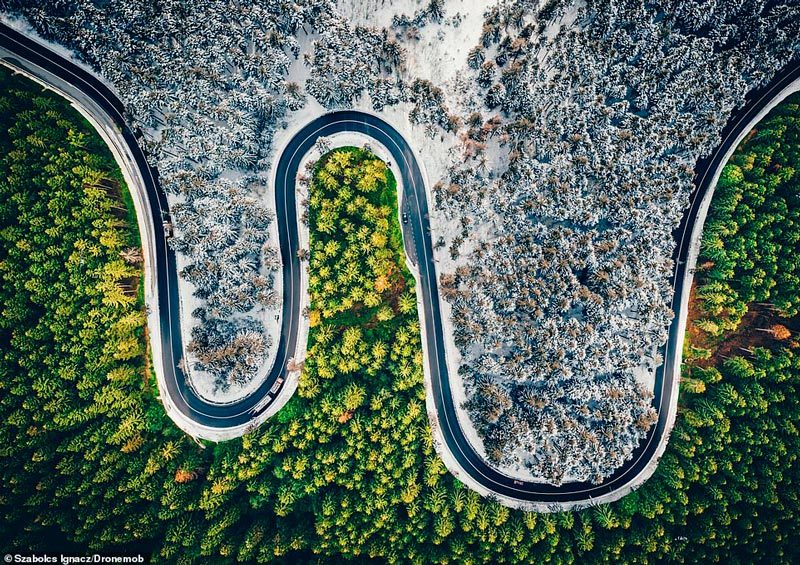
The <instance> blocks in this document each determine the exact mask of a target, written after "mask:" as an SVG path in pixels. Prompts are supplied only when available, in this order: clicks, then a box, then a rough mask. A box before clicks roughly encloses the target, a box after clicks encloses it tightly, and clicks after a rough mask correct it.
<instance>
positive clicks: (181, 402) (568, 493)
mask: <svg viewBox="0 0 800 565" xmlns="http://www.w3.org/2000/svg"><path fill="white" fill-rule="evenodd" d="M0 46H2V47H4V48H6V49H7V50H8V51H11V52H13V53H14V54H15V55H16V56H17V57H19V58H20V59H23V60H26V61H28V62H29V63H33V64H36V65H39V66H41V67H43V68H44V69H46V70H48V71H50V72H51V73H53V74H55V75H57V76H58V77H60V78H61V79H62V80H65V81H68V82H69V83H71V84H72V85H73V86H75V87H76V88H78V89H80V90H81V91H82V92H83V93H84V94H85V95H87V96H89V97H91V98H92V99H93V100H94V101H95V102H96V103H97V104H98V105H100V106H101V107H102V108H103V110H104V111H105V112H107V113H108V115H109V116H110V117H111V118H112V119H113V121H114V122H115V123H116V124H117V125H118V127H119V128H120V131H121V132H122V135H123V137H124V139H125V142H126V143H127V144H128V146H129V147H130V150H131V152H132V154H133V155H134V156H135V158H136V161H137V164H138V165H139V167H140V169H141V172H142V176H143V178H144V179H145V183H146V185H147V186H146V189H147V196H148V200H149V202H150V208H151V213H152V221H153V225H154V227H155V232H156V241H155V248H156V255H157V275H158V301H159V307H160V311H161V328H160V329H161V340H162V346H163V350H164V366H163V367H161V368H160V370H161V371H163V372H164V375H165V376H166V382H167V390H168V393H169V394H170V396H171V397H172V399H173V401H174V403H175V405H176V406H177V407H178V409H179V410H181V412H183V414H184V415H185V416H187V417H188V418H190V419H192V420H194V421H196V422H198V423H200V424H202V425H204V426H210V427H217V428H230V427H235V426H240V425H242V424H244V423H247V422H249V421H251V420H253V419H254V418H255V416H256V414H257V413H260V412H262V411H263V410H265V409H266V407H267V406H268V405H269V399H268V398H267V397H268V396H269V397H271V398H274V397H275V396H276V393H275V392H274V391H273V393H270V389H271V388H272V387H273V385H274V384H275V383H276V381H277V379H278V378H279V377H280V376H282V375H283V374H284V373H285V371H286V364H287V362H288V360H289V352H294V351H295V349H296V344H297V333H298V325H299V319H300V312H299V305H300V269H301V265H300V262H299V260H298V258H297V250H298V227H297V223H296V218H297V215H296V211H295V207H296V200H295V179H296V177H297V173H298V167H299V165H300V162H301V160H302V158H303V156H304V155H305V153H306V152H307V151H308V150H309V149H310V148H311V147H312V146H313V145H314V143H315V142H316V140H317V139H318V138H319V137H320V136H330V135H331V134H334V133H337V132H358V133H362V134H365V135H368V136H370V137H372V138H374V139H376V140H377V141H378V142H379V143H381V144H382V145H384V146H385V147H386V148H387V149H388V150H389V152H390V153H391V157H392V160H393V161H394V163H396V164H397V165H398V167H399V169H400V171H401V175H402V181H403V183H402V184H403V190H404V199H403V200H404V207H403V210H405V211H406V212H407V213H408V219H409V221H408V223H405V224H402V227H403V230H404V232H405V233H404V241H405V243H406V245H407V246H408V245H412V244H413V246H414V247H413V249H407V254H408V255H409V257H412V258H413V259H415V263H416V266H417V268H418V270H419V281H420V287H419V288H418V289H417V292H420V293H421V295H422V302H423V312H422V313H421V314H422V315H421V319H422V322H423V323H424V324H425V330H426V336H427V343H426V344H425V347H426V351H427V362H428V364H429V366H428V369H429V371H430V375H431V381H432V387H433V389H432V394H433V400H434V403H435V406H436V409H437V412H438V418H439V421H438V427H439V428H440V429H441V431H442V434H443V437H444V439H445V443H446V448H447V449H448V450H449V451H450V453H451V454H452V456H453V457H454V458H455V459H456V460H457V461H458V464H459V465H460V466H461V467H462V469H463V470H464V471H465V472H466V473H468V474H469V475H470V476H471V477H472V479H473V480H474V481H476V482H478V483H479V484H481V485H482V486H484V487H485V488H487V489H489V490H490V491H492V492H494V493H496V494H499V495H504V496H506V497H510V498H513V499H516V500H519V501H526V502H537V503H544V504H547V503H564V502H589V501H591V499H593V498H597V497H600V496H602V495H607V494H609V493H612V492H614V491H617V490H619V489H622V488H624V487H626V486H627V485H628V484H630V483H631V482H632V481H633V479H634V478H635V477H636V476H637V475H638V474H639V473H640V472H641V471H642V470H643V469H644V468H645V467H647V465H648V464H649V463H650V461H651V459H652V458H653V457H654V455H655V454H656V451H657V448H658V445H659V443H660V441H661V439H662V438H663V436H664V434H665V433H666V432H667V431H668V430H667V421H668V418H667V416H668V412H669V410H670V407H674V406H675V403H674V402H673V401H674V398H673V396H672V395H673V391H674V390H677V387H673V386H672V385H673V381H674V380H675V379H677V378H679V375H680V367H679V366H678V364H679V356H676V353H678V352H679V350H680V347H681V344H682V341H683V336H682V335H681V334H680V332H679V323H678V320H679V319H680V316H679V314H680V309H682V308H685V307H686V304H685V303H686V299H685V297H684V296H683V290H682V287H683V282H684V279H685V278H686V277H687V276H691V274H690V273H686V259H687V255H688V252H689V249H690V247H691V243H692V242H691V241H690V239H691V237H690V236H691V232H692V229H693V227H694V223H695V218H696V217H697V214H698V209H699V207H700V202H701V201H702V199H703V196H704V195H705V194H706V193H707V191H708V190H713V186H710V184H711V182H712V180H713V176H714V172H715V171H716V170H717V169H718V168H719V167H720V166H722V165H723V164H724V163H723V162H722V161H723V159H724V157H725V153H726V152H727V150H728V149H729V148H730V147H731V145H732V144H733V143H734V142H735V140H736V137H737V136H738V135H739V133H741V131H742V130H743V128H745V127H746V126H747V124H748V123H749V122H750V121H751V120H752V118H753V117H754V116H755V115H757V114H758V112H759V111H760V110H761V109H762V108H764V107H765V106H766V105H767V104H769V102H770V101H771V100H772V99H773V98H774V97H775V96H776V95H777V94H778V93H779V92H780V91H781V90H782V89H783V88H785V87H786V86H787V85H788V84H790V83H791V82H792V81H794V80H795V79H797V78H798V77H800V64H798V62H794V63H793V64H792V65H790V66H789V67H787V68H785V69H784V70H783V71H781V72H780V73H779V75H778V77H776V79H775V80H774V81H773V82H772V83H771V84H770V85H769V86H768V87H767V88H764V89H761V90H759V91H756V92H754V93H752V94H751V95H750V96H749V97H748V99H747V102H746V104H745V105H744V107H742V108H741V109H739V110H737V111H736V112H735V113H734V116H733V117H732V118H731V120H730V121H729V123H728V125H727V126H726V128H725V129H724V131H723V135H722V139H723V142H722V144H721V145H720V146H719V147H718V148H717V149H716V150H715V151H714V152H713V153H712V155H711V156H709V157H708V158H706V159H703V160H701V161H700V162H699V163H698V164H697V167H696V169H695V172H696V186H697V189H696V190H695V191H694V193H693V194H692V200H691V206H690V208H689V209H688V210H687V212H686V214H685V215H684V218H683V220H682V222H681V224H680V226H679V227H678V229H677V230H676V231H675V239H676V241H677V247H676V249H675V253H674V255H673V259H674V261H675V271H674V273H673V276H672V282H673V287H674V288H675V293H674V296H673V298H672V308H673V311H674V312H675V314H676V315H675V318H674V320H673V322H672V325H671V327H670V331H669V338H668V341H667V343H666V345H665V346H664V348H663V351H662V355H663V358H664V359H665V363H664V364H663V365H662V366H661V367H660V368H659V369H658V370H657V373H656V380H655V391H654V393H655V395H654V399H653V404H654V406H655V407H656V408H657V409H658V411H659V420H658V423H657V424H656V425H655V426H653V428H652V429H651V430H650V432H649V434H648V436H647V438H646V439H645V440H644V441H643V442H642V443H641V445H640V446H639V447H638V448H637V449H636V450H635V452H634V454H633V457H632V458H631V459H630V460H629V461H628V462H627V463H626V464H625V465H624V466H622V467H621V468H620V469H618V470H617V471H616V472H615V473H614V474H613V475H612V476H611V477H609V478H607V479H606V480H605V481H604V482H603V483H602V484H600V485H595V484H591V483H584V482H578V483H564V484H562V485H560V486H553V485H547V484H542V483H531V482H526V481H519V480H516V479H514V478H512V477H509V476H507V475H505V474H503V473H500V472H498V471H497V470H495V469H493V468H492V467H490V466H489V465H488V464H487V463H486V462H485V461H484V460H483V459H482V458H481V457H480V456H479V455H478V454H477V453H476V452H475V450H474V449H473V448H472V446H471V445H470V443H469V441H468V440H467V438H466V436H465V435H464V433H463V431H462V429H461V428H460V426H459V424H458V419H457V417H456V408H457V407H456V406H455V404H454V402H453V397H452V394H451V390H450V380H449V375H448V372H447V364H446V361H445V346H444V341H443V335H442V323H441V310H440V307H439V292H438V286H437V278H436V277H437V275H436V266H435V262H434V260H433V248H432V245H431V238H430V233H429V227H430V226H429V222H428V219H427V218H428V201H427V197H426V193H425V186H424V181H423V177H422V174H421V172H420V169H419V166H418V164H417V161H416V159H415V157H414V154H413V152H412V150H411V148H410V147H409V145H408V144H407V143H406V141H405V139H404V138H403V136H402V135H400V134H399V133H398V132H397V131H396V130H395V129H394V128H393V127H392V126H390V125H389V124H387V123H386V122H384V121H383V120H381V119H380V118H377V117H375V116H373V115H370V114H365V113H362V112H358V111H350V110H346V111H337V112H332V113H329V114H325V115H323V116H321V117H319V118H317V119H315V120H314V121H312V122H311V123H309V124H308V125H306V126H305V127H304V128H303V129H302V130H300V132H298V133H297V134H296V135H295V136H294V137H293V138H292V139H291V141H290V142H289V144H288V145H287V147H286V148H285V150H284V151H283V153H282V154H281V157H280V160H279V162H278V167H277V170H276V186H275V191H276V192H275V196H276V206H277V211H276V212H277V219H278V234H279V240H280V242H279V243H280V247H281V256H282V259H283V288H284V301H283V318H282V322H283V325H282V331H281V335H280V337H279V339H280V341H279V346H278V355H277V358H276V363H275V365H274V366H273V368H272V370H271V371H270V373H269V374H268V376H267V378H266V379H265V381H264V383H263V384H262V385H261V386H260V387H259V388H258V390H256V391H255V392H254V393H252V394H251V395H249V396H248V397H247V398H245V399H243V400H241V401H239V402H235V403H231V404H224V405H221V404H211V403H209V402H207V401H205V400H203V399H202V398H200V397H198V396H197V395H196V394H195V393H194V391H193V390H192V389H191V387H189V386H188V385H187V383H186V377H185V375H183V373H182V372H181V371H180V369H178V368H177V362H178V360H179V359H180V358H181V356H182V349H183V348H182V342H181V339H182V336H181V333H180V321H179V313H178V306H177V305H178V285H177V270H176V266H175V256H174V253H173V251H171V250H170V249H169V247H168V245H167V243H166V238H165V235H164V230H163V227H162V219H163V218H167V217H168V216H169V209H168V206H167V199H166V196H165V194H164V192H163V190H162V189H161V188H160V186H159V184H158V178H157V175H156V172H155V171H153V170H151V169H150V167H149V166H148V165H147V162H146V160H145V155H144V153H143V152H142V150H141V149H140V147H139V145H138V143H137V140H136V137H135V135H134V134H133V132H131V131H130V129H129V128H128V127H127V125H126V124H125V120H124V118H123V114H124V108H123V105H122V103H121V102H120V101H119V100H118V99H117V98H116V97H115V95H114V94H113V93H112V92H110V91H109V89H108V88H107V87H106V86H105V85H104V84H103V83H102V82H100V81H99V80H97V79H96V78H95V77H94V76H93V75H91V74H90V73H88V72H86V71H84V70H83V69H81V68H79V67H77V66H75V65H74V64H72V63H70V62H69V61H66V60H64V59H63V58H62V57H60V56H58V55H57V54H55V53H53V52H51V51H50V50H48V49H46V48H44V47H42V46H41V45H39V44H38V43H36V42H34V41H32V40H30V39H28V38H26V37H25V36H23V35H21V34H19V33H18V32H16V31H14V30H12V29H10V28H8V27H7V26H5V25H0ZM280 386H281V387H282V386H283V384H281V385H280ZM279 388H280V387H279Z"/></svg>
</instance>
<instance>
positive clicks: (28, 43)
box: [0, 24, 300, 440]
mask: <svg viewBox="0 0 800 565" xmlns="http://www.w3.org/2000/svg"><path fill="white" fill-rule="evenodd" d="M0 63H2V64H4V65H5V66H7V67H9V68H11V69H12V70H15V71H19V72H22V73H24V74H26V75H28V76H29V77H31V78H33V79H34V80H37V81H39V82H41V83H43V84H46V85H47V86H48V87H50V88H52V89H53V90H55V91H57V92H59V93H60V94H62V95H63V96H65V97H66V98H67V99H68V100H70V101H71V102H72V103H73V105H74V106H76V107H77V108H78V109H79V110H80V111H81V112H82V113H83V114H84V115H86V116H88V117H89V118H90V119H91V121H92V122H93V124H94V125H95V126H96V128H97V130H98V132H99V133H100V134H101V135H102V136H103V137H104V139H105V140H106V141H107V142H108V143H109V147H110V149H111V150H112V152H113V153H114V156H115V158H116V160H117V162H118V164H119V165H120V167H121V168H122V169H123V174H124V175H125V178H126V181H127V183H128V185H129V189H130V191H131V193H132V196H133V198H134V201H137V202H139V203H141V204H142V207H141V209H138V208H137V215H138V216H139V218H138V220H139V226H140V231H141V232H142V234H141V235H142V244H143V246H144V247H145V267H146V269H148V270H149V271H150V272H149V276H151V277H152V278H153V279H154V280H155V281H156V289H155V292H154V293H153V294H154V296H152V297H149V298H152V300H148V308H149V309H150V310H151V311H155V312H157V314H158V315H157V318H156V321H155V323H150V324H148V329H149V331H150V334H151V342H153V343H152V345H153V352H154V361H156V372H157V374H158V381H159V390H160V393H161V396H162V401H163V402H164V405H165V408H166V410H167V413H168V414H169V416H170V417H171V418H172V419H173V420H174V421H175V422H176V423H177V424H178V425H179V426H180V427H181V428H182V429H184V430H186V431H187V432H188V433H190V434H192V435H194V436H196V437H202V438H207V439H213V440H221V439H228V438H231V437H236V436H239V435H242V434H244V433H246V431H247V430H248V429H250V428H251V427H252V425H253V424H254V423H256V422H257V421H258V420H259V417H260V416H261V415H262V414H263V413H264V412H265V411H266V410H267V409H268V408H269V405H270V402H271V401H272V400H274V398H276V397H277V396H278V395H280V393H281V391H282V389H283V388H284V387H285V386H286V381H285V380H283V379H281V377H282V376H283V375H284V374H285V372H286V366H287V363H288V362H289V360H290V359H291V357H292V356H293V355H294V352H295V351H296V345H297V335H298V327H299V322H300V314H299V313H300V262H299V260H298V259H297V254H296V250H297V246H298V240H297V224H296V221H295V201H294V192H293V187H294V181H292V183H291V188H292V192H291V194H288V195H287V194H286V193H285V192H284V190H285V188H286V184H285V183H284V184H283V185H279V186H278V187H276V188H279V189H280V190H279V199H278V202H277V204H278V209H277V216H278V218H280V219H281V221H280V222H279V223H278V225H279V227H278V235H279V239H280V247H281V256H282V260H283V288H284V300H283V312H282V314H283V318H282V321H283V326H282V329H281V335H280V338H279V344H278V352H277V356H276V362H275V364H274V365H273V367H272V369H271V371H270V372H269V373H268V374H267V376H266V378H265V379H264V381H263V383H262V384H261V385H260V386H259V388H258V389H257V390H255V391H254V392H253V393H251V394H250V395H248V396H247V397H246V398H244V399H242V400H239V401H237V402H231V403H227V404H216V403H212V402H209V401H207V400H205V399H204V398H202V397H200V396H199V395H198V394H197V393H196V392H195V391H194V390H193V388H192V387H191V385H190V383H189V382H188V379H187V376H186V375H185V374H184V373H183V371H182V370H181V369H180V368H178V364H179V362H180V360H181V358H182V357H183V342H182V336H181V325H180V318H179V316H180V312H179V298H178V272H177V267H176V262H175V252H174V251H173V250H172V249H171V248H170V247H169V245H168V243H167V240H168V235H169V234H168V233H166V231H165V224H166V223H168V222H169V218H170V215H169V206H168V204H167V198H166V194H165V193H164V191H163V190H162V188H161V186H160V185H159V183H158V176H157V174H156V171H155V170H153V169H151V168H150V166H149V165H148V163H147V160H146V157H145V154H144V152H143V151H142V149H141V147H140V146H139V143H138V141H137V139H136V136H135V135H134V132H133V131H131V129H130V128H129V127H128V125H127V124H126V121H125V119H124V106H123V104H122V102H121V101H120V100H119V99H118V98H117V96H116V95H115V94H114V92H112V91H111V90H110V89H109V87H108V86H107V85H106V84H105V83H103V82H102V81H101V80H99V79H98V78H97V77H96V76H94V75H93V74H92V73H90V72H88V71H86V70H85V69H84V68H82V67H81V66H79V65H76V64H74V63H73V62H71V61H69V60H67V59H65V58H64V57H62V56H60V55H58V54H57V53H55V52H53V51H52V50H50V49H49V48H47V47H46V46H45V45H43V44H41V43H39V42H38V41H36V40H34V39H31V38H30V37H28V36H26V35H24V34H21V33H19V32H18V31H16V30H14V29H12V28H10V27H8V26H6V25H4V24H0ZM147 275H148V274H146V278H147ZM146 295H147V293H146ZM150 321H151V322H152V320H150ZM156 352H158V353H159V354H156ZM159 358H160V360H159ZM279 379H281V380H280V381H279ZM260 419H263V418H260Z"/></svg>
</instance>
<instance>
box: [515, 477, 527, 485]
mask: <svg viewBox="0 0 800 565" xmlns="http://www.w3.org/2000/svg"><path fill="white" fill-rule="evenodd" d="M514 484H515V485H517V486H523V485H524V484H525V483H523V482H522V481H518V480H516V479H514Z"/></svg>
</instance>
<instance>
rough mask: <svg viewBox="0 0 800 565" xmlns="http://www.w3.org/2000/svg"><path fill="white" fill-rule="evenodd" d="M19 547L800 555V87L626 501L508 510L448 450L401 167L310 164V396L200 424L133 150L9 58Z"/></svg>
mask: <svg viewBox="0 0 800 565" xmlns="http://www.w3.org/2000/svg"><path fill="white" fill-rule="evenodd" d="M0 122H2V123H0V131H7V132H8V135H7V136H0V277H2V285H0V308H2V315H0V411H2V414H0V434H1V435H0V546H2V547H0V549H3V550H4V552H6V553H7V552H9V551H12V550H16V551H25V550H39V551H41V550H46V549H49V550H58V549H60V550H73V551H81V550H92V551H98V550H103V551H105V552H111V551H116V552H144V553H146V554H148V555H152V559H153V560H154V561H157V562H169V563H173V562H174V563H203V564H206V563H236V562H244V563H249V562H287V563H298V562H301V563H302V562H331V563H340V562H343V561H345V560H354V561H357V562H361V561H366V560H369V559H372V560H375V561H377V562H387V561H388V562H397V563H405V562H411V563H446V562H456V563H464V564H469V563H542V562H554V563H576V562H579V563H602V562H620V561H624V562H630V563H644V562H661V561H675V562H687V563H694V562H709V561H720V562H728V563H749V562H752V561H754V560H759V561H767V562H769V561H772V562H775V563H793V562H794V563H796V562H798V561H800V548H798V544H797V543H796V539H793V536H796V532H798V531H800V500H798V498H799V497H800V465H798V461H797V455H798V453H799V452H800V432H799V431H798V425H800V394H798V393H800V390H799V389H800V360H798V350H797V348H796V341H797V331H798V324H797V317H796V314H797V310H796V305H797V304H798V290H800V283H798V278H797V274H798V270H797V268H796V266H797V260H796V258H795V257H794V255H793V251H795V250H796V248H797V238H798V235H797V234H798V230H800V224H798V222H797V214H798V204H800V202H798V196H797V188H798V186H797V184H798V183H797V178H798V177H797V176H796V175H795V168H797V167H798V163H800V105H798V99H797V98H793V99H791V100H789V101H788V102H786V103H784V104H783V105H781V106H780V107H779V108H778V109H776V111H774V112H773V113H772V114H771V115H770V116H769V117H768V118H767V119H766V120H765V121H763V122H762V123H761V124H760V125H759V126H758V128H757V129H756V130H755V132H754V133H753V134H752V135H751V136H750V137H749V138H748V139H747V140H746V141H745V142H744V143H743V145H742V146H741V147H740V148H739V150H738V151H737V153H736V155H735V156H734V157H733V159H732V161H731V164H730V165H729V166H728V168H726V170H725V171H724V173H723V175H722V178H721V180H720V183H719V188H718V192H717V194H716V196H715V198H714V201H713V203H712V210H711V213H710V215H709V219H708V227H707V230H706V236H705V238H704V242H703V251H702V257H701V260H700V265H699V268H698V273H697V280H698V286H697V289H696V292H695V293H694V300H693V303H692V314H693V316H694V318H695V319H696V323H694V324H692V326H691V327H690V329H689V338H690V339H689V343H688V344H687V348H686V349H687V357H688V360H687V366H686V375H685V378H684V379H683V381H682V383H681V387H682V393H681V399H680V408H679V412H678V418H677V424H676V426H675V429H674V431H673V432H672V435H671V438H670V443H669V446H668V448H667V452H666V454H665V455H664V457H663V458H662V460H661V462H660V464H659V467H658V470H657V472H656V474H655V475H654V476H653V477H652V478H651V479H650V480H649V481H647V482H646V483H645V484H644V485H643V486H642V487H641V488H640V489H638V490H637V491H635V492H633V493H632V494H630V495H628V496H626V497H624V498H623V499H622V500H620V501H619V502H616V503H613V504H610V505H603V506H598V507H593V508H589V509H586V510H583V511H580V512H573V513H567V512H563V513H554V514H534V513H523V512H518V511H513V510H510V509H508V508H506V507H504V506H502V505H500V504H498V503H496V502H493V501H491V500H487V499H484V498H482V497H480V496H479V495H477V494H476V493H474V492H472V491H470V490H468V489H466V488H465V487H464V486H462V485H461V484H460V483H459V482H458V481H457V480H455V479H454V478H453V477H452V476H451V475H450V474H449V473H448V472H447V471H446V469H445V467H444V465H443V463H442V461H441V460H440V459H439V458H438V456H437V455H436V453H435V450H434V447H433V445H432V440H431V432H430V427H429V422H428V417H427V414H426V408H425V390H424V385H423V372H422V349H421V343H420V328H419V321H418V315H417V309H416V304H417V302H416V295H415V293H414V279H413V277H412V276H411V275H410V273H409V272H408V270H407V268H406V266H405V260H404V253H403V248H402V239H401V235H400V226H399V222H398V217H397V200H396V184H395V179H394V178H393V177H392V175H391V172H390V171H389V170H388V168H387V167H386V165H385V164H384V163H382V162H381V161H380V160H379V159H378V158H377V157H375V156H374V155H373V154H371V153H370V152H368V151H366V150H365V149H359V148H344V149H336V150H334V151H332V152H330V153H328V154H327V155H325V156H323V157H322V158H321V159H320V160H319V161H318V162H317V163H316V165H315V166H314V168H313V170H312V171H311V178H310V180H309V182H308V190H309V195H308V199H307V202H306V205H307V211H308V214H307V219H308V225H309V230H310V238H311V239H310V249H309V250H308V254H307V257H306V258H307V261H308V266H309V287H310V294H311V305H310V308H309V311H308V316H309V319H310V325H311V330H310V335H309V343H308V353H307V360H306V362H305V365H304V368H303V374H302V377H301V381H300V386H299V389H298V393H297V394H296V395H295V397H294V398H293V399H292V400H291V401H290V402H289V403H288V404H287V405H286V406H285V407H284V408H283V409H282V410H281V411H280V412H279V413H278V414H277V415H276V416H275V417H274V418H272V419H271V420H269V421H268V422H266V423H265V424H264V425H262V426H261V427H260V428H258V429H257V430H255V431H254V432H252V433H251V434H248V435H246V436H244V437H243V438H241V439H238V440H233V441H229V442H225V443H221V444H211V443H196V442H194V441H193V440H192V439H191V438H188V437H187V436H185V435H184V434H183V433H182V432H180V431H179V430H178V429H177V428H176V427H174V425H173V424H172V423H171V421H170V420H169V419H168V418H167V416H166V415H165V414H164V412H163V409H162V406H161V404H160V401H159V399H158V398H157V388H156V385H155V379H154V377H153V372H152V369H151V367H150V366H149V363H148V357H147V350H146V335H145V331H144V323H145V313H144V305H143V303H142V299H141V296H142V295H141V290H140V289H141V284H142V278H141V251H140V242H139V241H138V240H137V235H136V223H135V216H134V214H133V212H132V205H131V200H130V197H129V196H128V193H127V189H126V187H125V185H124V182H123V180H122V178H121V175H120V172H119V170H118V169H117V167H116V165H115V163H114V161H113V158H112V156H111V155H110V153H109V152H108V150H107V149H106V148H105V146H104V145H103V143H102V141H101V140H100V139H99V137H98V136H97V134H96V133H95V132H94V131H93V130H92V129H91V127H90V125H89V124H88V123H87V122H86V121H85V120H84V119H83V118H82V117H81V116H80V115H79V114H77V113H76V112H75V111H74V110H73V109H72V108H71V107H70V106H69V105H68V104H67V103H66V102H65V101H64V100H62V99H60V98H59V97H57V96H56V95H54V94H52V93H49V92H45V91H42V90H41V88H39V87H38V86H37V85H35V84H34V83H31V82H28V81H25V80H24V79H21V78H19V77H17V76H12V75H11V74H10V73H9V72H7V71H5V70H2V71H0Z"/></svg>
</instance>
